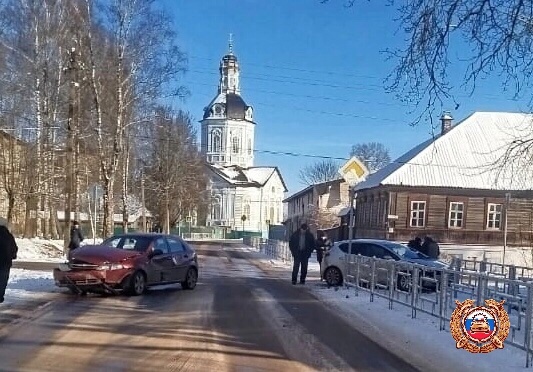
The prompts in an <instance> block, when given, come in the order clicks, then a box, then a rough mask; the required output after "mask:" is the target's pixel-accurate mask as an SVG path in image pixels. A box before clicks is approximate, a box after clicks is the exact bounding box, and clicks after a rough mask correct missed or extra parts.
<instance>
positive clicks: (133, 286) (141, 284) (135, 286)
mask: <svg viewBox="0 0 533 372" xmlns="http://www.w3.org/2000/svg"><path fill="white" fill-rule="evenodd" d="M145 291H146V277H145V276H144V273H143V272H142V271H136V272H135V273H133V275H132V277H131V281H130V288H129V292H130V294H132V295H133V296H140V295H142V294H143V293H144V292H145Z"/></svg>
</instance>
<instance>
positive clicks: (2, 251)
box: [0, 217, 18, 304]
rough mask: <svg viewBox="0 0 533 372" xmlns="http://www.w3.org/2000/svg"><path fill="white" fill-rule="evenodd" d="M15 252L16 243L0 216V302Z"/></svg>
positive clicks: (2, 299) (15, 257)
mask: <svg viewBox="0 0 533 372" xmlns="http://www.w3.org/2000/svg"><path fill="white" fill-rule="evenodd" d="M17 253H18V247H17V243H16V241H15V237H14V236H13V234H11V232H10V231H9V229H8V223H7V220H6V219H5V218H1V217H0V304H1V303H2V302H4V295H5V294H6V287H7V282H8V280H9V272H10V271H11V265H12V264H13V260H16V259H17Z"/></svg>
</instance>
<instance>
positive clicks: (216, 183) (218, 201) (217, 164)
mask: <svg viewBox="0 0 533 372" xmlns="http://www.w3.org/2000/svg"><path fill="white" fill-rule="evenodd" d="M219 72H220V81H219V85H218V93H217V95H216V96H215V98H214V99H213V100H212V101H211V102H210V103H209V105H208V106H207V107H205V108H204V115H203V119H202V120H201V122H200V123H201V149H202V154H203V156H205V160H206V167H207V175H208V178H209V185H208V189H209V190H208V191H209V192H210V195H211V205H210V208H209V210H208V213H207V220H206V223H207V226H217V227H226V228H228V230H236V231H247V232H255V233H261V235H263V236H265V235H266V234H268V230H269V225H280V224H281V222H282V221H283V203H282V200H283V199H284V194H285V192H287V187H286V185H285V182H284V181H283V177H282V176H281V173H280V171H279V169H278V168H277V167H271V166H254V146H255V126H256V125H257V123H256V122H255V120H254V110H253V108H252V106H249V105H248V104H246V102H245V101H244V99H243V97H242V96H241V88H240V78H239V75H240V67H239V62H238V60H237V57H236V56H235V55H234V53H233V45H232V42H231V38H230V43H229V52H228V54H226V55H225V56H224V57H222V60H221V62H220V69H219Z"/></svg>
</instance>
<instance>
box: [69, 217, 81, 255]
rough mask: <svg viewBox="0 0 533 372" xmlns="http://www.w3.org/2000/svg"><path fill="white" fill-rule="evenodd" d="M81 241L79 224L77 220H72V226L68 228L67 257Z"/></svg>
mask: <svg viewBox="0 0 533 372" xmlns="http://www.w3.org/2000/svg"><path fill="white" fill-rule="evenodd" d="M81 242H83V235H82V233H81V230H80V224H79V223H78V221H72V227H71V228H70V242H69V243H68V251H69V257H70V255H71V253H72V251H73V250H75V249H78V248H79V247H80V245H81Z"/></svg>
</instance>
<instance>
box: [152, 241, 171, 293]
mask: <svg viewBox="0 0 533 372" xmlns="http://www.w3.org/2000/svg"><path fill="white" fill-rule="evenodd" d="M152 249H153V250H156V249H159V250H161V251H162V252H163V254H159V255H157V256H153V257H152V258H150V262H149V265H148V266H149V270H148V271H149V273H148V281H149V282H150V284H157V283H165V282H170V281H172V279H171V275H172V271H173V270H172V269H173V267H174V262H173V261H172V255H171V254H170V250H169V248H168V243H167V241H166V239H165V238H164V237H159V238H157V239H155V240H154V242H153V243H152Z"/></svg>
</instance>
